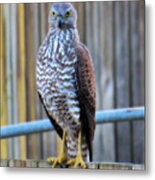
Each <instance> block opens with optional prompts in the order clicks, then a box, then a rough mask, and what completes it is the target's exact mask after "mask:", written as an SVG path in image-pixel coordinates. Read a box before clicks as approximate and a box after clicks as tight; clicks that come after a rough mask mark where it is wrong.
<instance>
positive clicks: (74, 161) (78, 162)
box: [67, 154, 87, 169]
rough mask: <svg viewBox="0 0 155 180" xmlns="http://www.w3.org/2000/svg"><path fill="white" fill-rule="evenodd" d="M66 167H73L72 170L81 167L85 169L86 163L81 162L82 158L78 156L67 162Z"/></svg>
mask: <svg viewBox="0 0 155 180" xmlns="http://www.w3.org/2000/svg"><path fill="white" fill-rule="evenodd" d="M67 165H74V168H77V167H78V166H81V167H82V168H84V169H85V168H86V167H87V165H86V163H85V162H84V161H83V159H82V156H81V155H80V154H78V155H77V156H76V158H74V159H70V160H68V161H67Z"/></svg>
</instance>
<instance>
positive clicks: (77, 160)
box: [67, 130, 87, 168]
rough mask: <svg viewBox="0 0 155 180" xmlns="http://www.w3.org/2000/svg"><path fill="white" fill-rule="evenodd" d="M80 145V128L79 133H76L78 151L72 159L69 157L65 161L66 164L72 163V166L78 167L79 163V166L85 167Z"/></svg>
mask: <svg viewBox="0 0 155 180" xmlns="http://www.w3.org/2000/svg"><path fill="white" fill-rule="evenodd" d="M81 145H82V133H81V130H80V131H79V134H78V153H77V155H76V157H75V158H74V159H70V160H68V161H67V165H72V164H73V165H74V168H76V167H78V166H79V165H81V167H83V168H86V167H87V165H86V163H85V162H84V160H83V158H82V151H81Z"/></svg>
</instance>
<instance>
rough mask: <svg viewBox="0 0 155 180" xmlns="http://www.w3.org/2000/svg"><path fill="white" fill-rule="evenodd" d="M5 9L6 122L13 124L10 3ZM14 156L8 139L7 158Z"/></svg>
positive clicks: (11, 142)
mask: <svg viewBox="0 0 155 180" xmlns="http://www.w3.org/2000/svg"><path fill="white" fill-rule="evenodd" d="M4 9H5V22H6V24H5V27H6V31H5V32H6V47H5V49H6V50H7V51H6V72H7V77H6V78H7V81H6V82H7V107H8V108H7V113H8V124H13V123H14V121H13V116H14V112H13V109H14V108H13V78H12V77H13V74H12V59H11V56H12V54H11V41H12V38H11V5H10V4H6V5H5V6H4ZM13 157H14V139H8V158H13Z"/></svg>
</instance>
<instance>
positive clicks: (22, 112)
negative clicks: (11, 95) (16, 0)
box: [18, 4, 27, 159]
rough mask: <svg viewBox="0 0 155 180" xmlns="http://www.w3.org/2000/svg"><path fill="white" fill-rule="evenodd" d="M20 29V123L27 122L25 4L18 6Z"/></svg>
mask: <svg viewBox="0 0 155 180" xmlns="http://www.w3.org/2000/svg"><path fill="white" fill-rule="evenodd" d="M18 28H19V37H18V40H19V52H18V54H19V57H18V109H19V114H18V117H19V121H20V122H25V121H26V103H27V102H26V76H25V75H26V56H25V8H24V4H18ZM19 141H20V158H21V159H25V158H26V137H25V136H21V137H20V138H19Z"/></svg>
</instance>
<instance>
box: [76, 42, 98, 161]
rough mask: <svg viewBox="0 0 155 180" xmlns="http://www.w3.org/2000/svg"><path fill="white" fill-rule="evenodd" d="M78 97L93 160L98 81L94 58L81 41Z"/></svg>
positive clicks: (83, 125) (81, 117)
mask: <svg viewBox="0 0 155 180" xmlns="http://www.w3.org/2000/svg"><path fill="white" fill-rule="evenodd" d="M77 55H78V63H77V66H76V75H77V80H78V83H77V85H78V98H79V102H80V120H81V122H82V128H83V133H84V134H85V137H86V141H87V145H88V149H89V155H90V161H91V160H92V147H91V144H92V140H93V137H94V131H95V109H96V82H95V72H94V66H93V62H92V59H91V57H90V55H89V52H88V50H87V48H86V47H85V46H84V45H83V44H82V43H80V44H79V46H78V47H77Z"/></svg>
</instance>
